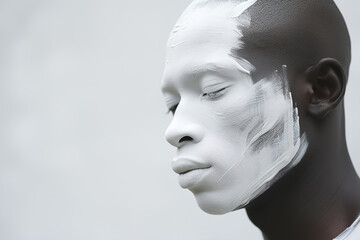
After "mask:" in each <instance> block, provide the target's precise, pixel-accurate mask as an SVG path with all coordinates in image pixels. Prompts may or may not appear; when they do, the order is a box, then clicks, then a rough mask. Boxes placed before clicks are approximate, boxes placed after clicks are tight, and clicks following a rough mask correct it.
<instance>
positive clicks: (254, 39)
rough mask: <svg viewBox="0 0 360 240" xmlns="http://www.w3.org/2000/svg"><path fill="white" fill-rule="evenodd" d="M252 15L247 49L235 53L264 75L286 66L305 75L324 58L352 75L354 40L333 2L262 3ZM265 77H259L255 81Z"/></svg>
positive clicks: (293, 0) (246, 31)
mask: <svg viewBox="0 0 360 240" xmlns="http://www.w3.org/2000/svg"><path fill="white" fill-rule="evenodd" d="M248 13H249V14H250V18H251V23H250V26H249V27H248V28H246V29H242V31H243V34H244V36H243V37H242V39H241V42H242V45H244V47H243V46H242V47H241V48H235V49H234V50H233V51H234V53H235V55H241V56H242V57H245V58H246V59H248V60H249V61H250V62H252V63H253V64H255V66H256V68H257V69H261V70H262V71H263V74H266V73H267V72H271V71H272V70H273V69H280V68H281V66H282V65H283V64H284V63H286V64H287V65H288V66H289V68H290V70H291V68H295V69H292V70H294V71H304V70H305V69H307V68H308V67H310V66H312V65H314V64H316V63H317V62H318V61H320V60H321V59H323V58H334V59H336V60H338V61H339V62H340V63H341V65H342V67H343V70H344V72H345V74H346V76H347V75H348V70H349V65H350V60H351V47H350V37H349V33H348V29H347V27H346V24H345V21H344V19H343V17H342V15H341V13H340V11H339V9H338V8H337V6H336V5H335V3H334V2H333V1H332V0H272V1H269V0H258V1H256V2H255V3H254V4H253V5H252V6H251V7H250V8H249V9H248ZM243 43H244V44H243ZM257 74H259V73H257ZM263 74H259V75H263ZM261 77H262V76H258V77H256V74H255V79H256V78H261Z"/></svg>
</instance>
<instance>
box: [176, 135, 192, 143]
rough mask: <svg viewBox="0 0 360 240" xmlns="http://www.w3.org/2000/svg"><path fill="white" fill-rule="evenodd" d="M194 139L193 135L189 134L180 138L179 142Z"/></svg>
mask: <svg viewBox="0 0 360 240" xmlns="http://www.w3.org/2000/svg"><path fill="white" fill-rule="evenodd" d="M193 140H194V139H193V138H192V137H189V136H185V137H182V138H181V139H180V140H179V143H181V142H186V141H189V142H191V141H193Z"/></svg>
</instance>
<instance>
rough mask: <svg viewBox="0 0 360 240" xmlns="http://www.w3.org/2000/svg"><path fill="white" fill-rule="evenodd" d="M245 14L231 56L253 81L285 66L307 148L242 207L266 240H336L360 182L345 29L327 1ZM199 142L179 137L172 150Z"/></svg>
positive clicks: (354, 207)
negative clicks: (349, 131)
mask: <svg viewBox="0 0 360 240" xmlns="http://www.w3.org/2000/svg"><path fill="white" fill-rule="evenodd" d="M218 2H219V3H221V2H222V1H220V0H219V1H218ZM246 14H248V15H249V16H250V19H251V22H250V25H249V26H247V27H246V28H243V27H242V28H240V29H241V30H242V36H240V37H238V45H236V44H235V46H234V47H233V48H232V49H231V53H232V56H234V58H242V59H246V60H247V61H248V62H249V63H251V64H252V65H253V66H254V71H251V77H252V80H253V81H254V83H256V82H258V81H261V80H262V79H264V78H265V77H266V76H269V75H270V74H271V73H272V72H273V71H274V70H276V69H280V68H281V66H283V65H284V64H286V65H287V66H288V68H287V74H288V82H289V87H290V92H291V93H292V95H293V101H294V102H295V103H296V106H297V108H298V111H299V119H300V130H301V134H303V133H306V135H307V139H308V144H309V145H308V149H307V151H306V154H305V155H304V157H303V158H302V159H301V161H300V163H299V164H298V165H296V166H295V167H293V168H292V169H290V170H289V171H288V172H287V173H286V175H284V176H282V177H281V178H280V179H279V180H278V181H276V182H275V183H274V184H272V186H271V187H270V188H269V189H268V190H267V191H265V192H264V193H262V194H261V195H260V196H258V197H257V198H255V199H254V200H252V201H251V202H250V203H249V204H248V205H246V211H247V213H248V216H249V218H250V220H251V221H252V222H253V223H254V224H255V225H256V226H258V227H259V228H260V230H261V231H262V232H263V235H264V238H265V239H269V240H282V239H284V240H285V239H286V240H288V239H292V240H297V239H302V240H303V239H310V240H311V239H314V240H315V239H316V240H325V239H333V238H335V237H336V236H337V235H339V234H340V233H341V232H342V231H343V230H344V229H345V228H347V227H348V226H350V225H351V223H352V222H353V221H354V220H355V218H356V217H357V216H358V214H359V212H360V180H359V177H358V176H357V174H356V172H355V170H354V168H353V165H352V163H351V159H350V157H349V154H348V151H347V146H346V140H345V127H344V124H345V123H344V122H345V120H344V104H343V97H344V94H345V89H346V83H347V78H348V69H349V65H350V60H351V56H350V40H349V36H348V32H347V28H346V25H345V23H344V21H343V18H342V16H341V14H340V12H339V11H338V9H337V7H336V6H335V4H334V3H333V2H332V1H321V0H318V1H311V0H296V1H295V0H291V1H290V0H281V1H280V0H274V1H265V0H263V1H261V0H258V1H256V2H255V3H254V4H253V5H252V6H251V7H250V8H249V9H248V10H247V13H246ZM240 25H241V24H240V23H239V27H240ZM188 55H189V56H190V57H191V52H189V53H188ZM179 99H180V98H179ZM179 99H178V100H177V101H179ZM170 105H171V104H170ZM179 106H181V104H180V105H179ZM182 109H185V108H182ZM178 110H179V109H178ZM181 111H183V110H181ZM184 111H185V110H184ZM204 117H206V116H204ZM196 141H197V138H195V137H194V135H191V134H190V132H183V136H182V137H180V138H177V142H175V143H174V142H173V145H174V144H175V145H176V144H180V145H188V146H191V144H190V143H194V142H196ZM180 145H178V146H180Z"/></svg>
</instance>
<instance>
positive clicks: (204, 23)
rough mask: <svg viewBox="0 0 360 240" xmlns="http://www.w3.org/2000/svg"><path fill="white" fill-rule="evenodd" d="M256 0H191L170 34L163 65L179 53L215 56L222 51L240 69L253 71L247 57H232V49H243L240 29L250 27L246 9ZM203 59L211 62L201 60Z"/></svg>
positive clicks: (174, 59)
mask: <svg viewBox="0 0 360 240" xmlns="http://www.w3.org/2000/svg"><path fill="white" fill-rule="evenodd" d="M255 2H256V0H248V1H221V0H207V1H204V0H197V1H194V2H193V3H192V4H191V5H190V6H189V7H188V8H187V9H186V10H185V11H184V13H183V14H182V15H181V17H180V19H179V20H178V22H177V23H176V25H175V27H174V28H173V31H172V32H171V34H170V36H169V40H168V44H167V51H166V64H168V63H169V62H171V61H177V60H178V59H179V57H178V54H179V53H180V54H182V56H183V55H184V53H187V55H188V56H189V57H191V56H203V55H206V54H208V53H209V51H211V52H212V56H214V58H216V57H218V56H219V55H220V54H221V53H226V54H227V55H230V56H231V57H233V58H234V59H235V60H236V62H237V63H238V68H239V69H240V70H241V71H243V72H246V73H250V72H251V71H253V70H254V67H253V65H251V64H250V63H249V62H248V61H247V60H246V59H243V58H241V57H234V56H233V54H232V49H233V48H242V47H243V45H244V43H243V42H242V41H241V38H242V37H243V34H242V31H241V28H245V27H248V26H250V23H251V18H250V15H249V14H248V13H247V12H246V10H247V9H248V8H249V7H250V6H251V5H253V4H254V3H255ZM207 56H209V54H208V55H207ZM209 57H210V58H211V56H209ZM206 60H207V61H211V59H204V61H206Z"/></svg>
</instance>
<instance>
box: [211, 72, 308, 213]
mask: <svg viewBox="0 0 360 240" xmlns="http://www.w3.org/2000/svg"><path fill="white" fill-rule="evenodd" d="M287 83H288V79H287V78H286V67H285V66H284V69H283V70H282V71H280V72H278V71H276V72H275V73H274V74H273V75H271V76H269V77H268V78H264V79H262V80H260V81H259V82H257V83H255V84H254V85H253V86H252V87H251V88H250V89H248V91H249V94H248V95H247V96H245V97H244V96H243V97H241V98H239V99H236V100H235V101H234V102H233V103H232V104H230V105H231V107H227V106H222V107H223V108H224V109H226V110H222V111H221V113H216V115H217V116H218V117H219V118H221V121H220V122H222V123H223V124H224V125H225V126H224V127H225V128H226V126H235V127H234V131H238V132H239V134H238V138H239V142H240V144H239V146H238V147H239V149H242V150H241V151H240V152H241V154H240V155H239V158H238V161H236V162H234V163H233V164H232V165H231V166H230V167H229V168H228V169H227V170H226V171H225V172H224V174H223V175H221V177H220V178H219V179H218V180H217V184H220V183H221V185H225V186H226V185H230V184H232V181H233V180H234V178H233V176H229V175H230V174H231V173H232V172H233V175H242V176H241V178H242V184H240V183H239V184H238V186H237V190H238V191H237V192H238V193H239V195H240V196H241V197H239V196H238V201H237V202H236V203H235V204H234V205H233V206H232V207H233V209H235V208H238V207H242V206H245V205H246V204H248V203H249V202H250V201H251V200H252V199H254V198H255V197H257V196H258V195H259V194H261V193H262V192H264V191H265V190H266V189H267V188H268V187H269V186H271V183H272V182H273V181H274V180H275V179H278V178H279V177H280V176H279V174H281V173H280V171H281V170H283V169H285V168H287V167H293V166H295V165H296V164H297V163H298V162H299V161H300V159H301V158H302V157H303V155H304V153H305V152H306V148H307V145H308V144H307V140H306V136H305V135H304V136H303V137H302V138H300V128H299V116H298V110H297V108H296V107H295V108H294V107H293V101H292V96H291V93H290V92H289V88H288V84H287ZM254 168H257V170H258V171H256V174H253V171H251V170H250V171H243V169H254ZM282 173H284V172H282ZM227 176H229V177H228V178H227Z"/></svg>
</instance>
